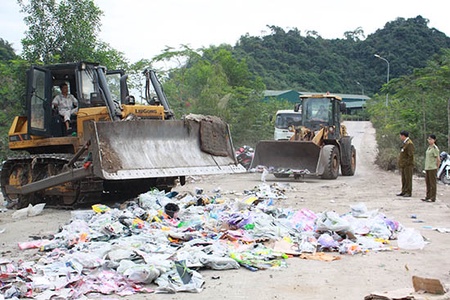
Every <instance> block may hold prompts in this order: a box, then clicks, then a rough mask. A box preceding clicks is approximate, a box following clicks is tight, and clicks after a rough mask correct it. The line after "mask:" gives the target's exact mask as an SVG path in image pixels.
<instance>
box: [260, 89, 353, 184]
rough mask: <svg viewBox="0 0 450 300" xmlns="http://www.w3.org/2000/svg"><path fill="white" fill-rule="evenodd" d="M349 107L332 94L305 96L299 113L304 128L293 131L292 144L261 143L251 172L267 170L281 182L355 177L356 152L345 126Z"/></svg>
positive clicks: (290, 141)
mask: <svg viewBox="0 0 450 300" xmlns="http://www.w3.org/2000/svg"><path fill="white" fill-rule="evenodd" d="M345 109H346V106H345V102H343V101H342V98H340V97H339V96H336V95H332V94H315V95H301V96H300V103H297V104H296V105H295V109H294V110H295V111H301V112H302V118H301V119H302V120H301V125H300V126H296V127H294V128H291V129H290V130H292V131H293V132H294V135H293V136H292V137H291V138H290V140H289V141H260V142H259V143H258V144H257V145H256V147H255V153H254V156H253V161H252V164H251V168H256V167H264V168H266V169H268V171H269V173H273V174H274V176H275V177H277V178H283V177H289V176H291V175H293V177H294V178H296V179H297V178H300V177H303V176H305V175H315V176H319V177H320V178H323V179H336V178H337V177H338V176H339V167H340V169H341V174H342V175H343V176H353V175H354V173H355V168H356V150H355V147H354V146H353V145H352V137H351V136H349V135H348V133H347V130H346V127H345V126H344V125H343V124H341V113H342V112H345Z"/></svg>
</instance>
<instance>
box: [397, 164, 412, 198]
mask: <svg viewBox="0 0 450 300" xmlns="http://www.w3.org/2000/svg"><path fill="white" fill-rule="evenodd" d="M413 169H414V167H413V166H408V167H403V168H400V172H401V175H402V194H408V195H412V176H413Z"/></svg>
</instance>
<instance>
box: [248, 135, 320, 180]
mask: <svg viewBox="0 0 450 300" xmlns="http://www.w3.org/2000/svg"><path fill="white" fill-rule="evenodd" d="M320 151H321V148H320V147H319V146H318V145H316V144H315V143H313V142H303V141H260V142H259V143H258V144H257V145H256V148H255V153H254V156H253V161H252V165H251V168H255V167H257V166H265V167H267V168H275V170H277V169H290V170H302V171H305V170H308V171H309V172H310V173H316V168H317V163H318V161H319V155H320Z"/></svg>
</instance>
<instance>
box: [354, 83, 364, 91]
mask: <svg viewBox="0 0 450 300" xmlns="http://www.w3.org/2000/svg"><path fill="white" fill-rule="evenodd" d="M355 82H356V84H357V85H360V86H361V95H364V86H363V85H362V84H361V83H359V81H357V80H355Z"/></svg>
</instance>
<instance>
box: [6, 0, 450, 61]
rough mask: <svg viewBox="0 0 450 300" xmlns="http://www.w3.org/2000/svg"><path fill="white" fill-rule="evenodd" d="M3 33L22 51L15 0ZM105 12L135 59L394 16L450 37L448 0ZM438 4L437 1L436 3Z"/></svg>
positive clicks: (157, 1) (114, 3)
mask: <svg viewBox="0 0 450 300" xmlns="http://www.w3.org/2000/svg"><path fill="white" fill-rule="evenodd" d="M1 3H2V4H1V10H0V38H3V39H4V40H7V41H8V42H10V43H11V44H13V47H14V49H15V50H16V51H17V52H18V53H20V51H21V43H20V40H21V39H22V38H23V37H24V32H25V31H26V27H25V24H24V22H23V18H24V16H25V15H24V14H22V13H20V12H19V5H18V4H17V1H16V0H1ZM95 3H96V5H97V6H98V7H100V9H101V10H102V11H103V12H104V16H102V18H101V20H102V26H101V33H100V39H101V40H102V41H104V42H106V43H109V44H110V45H111V46H112V47H113V48H115V49H116V50H118V51H121V52H123V53H124V55H125V57H126V58H128V59H129V60H130V62H136V61H137V60H139V59H141V58H146V59H151V58H153V57H154V56H155V55H158V54H160V53H161V52H162V51H163V49H164V48H165V47H166V46H172V47H175V48H178V47H179V45H181V44H187V45H190V46H191V47H193V48H200V47H208V46H210V45H216V46H217V45H220V44H222V43H226V44H230V45H235V43H236V42H237V41H238V39H239V38H240V36H242V35H245V34H247V33H248V34H250V35H252V36H260V35H264V34H268V33H270V31H269V30H268V28H267V25H270V26H271V25H275V26H278V27H281V28H283V29H285V30H286V31H287V30H289V29H290V28H297V29H298V30H300V32H301V33H302V35H305V33H306V31H307V30H315V31H317V32H318V33H319V34H320V36H322V37H323V38H326V39H330V38H342V37H343V34H344V32H346V31H352V30H355V29H356V28H358V27H361V28H362V29H363V30H364V33H365V35H366V36H367V35H369V34H372V33H374V32H375V31H376V30H377V29H381V28H383V27H384V25H385V24H386V23H387V22H390V21H394V20H395V19H396V18H398V17H401V18H405V19H407V18H415V17H416V16H418V15H421V16H422V17H424V18H426V19H428V20H429V21H430V22H429V27H430V28H433V27H434V28H436V29H437V30H439V31H442V32H444V33H445V34H446V35H447V36H450V22H449V21H448V11H447V10H446V9H445V8H444V7H443V6H442V5H443V3H446V2H445V1H430V2H428V1H423V0H379V1H364V0H320V1H302V0H277V1H273V0H272V1H268V0H239V1H237V0H227V1H225V0H95ZM433 3H436V4H435V5H433Z"/></svg>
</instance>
